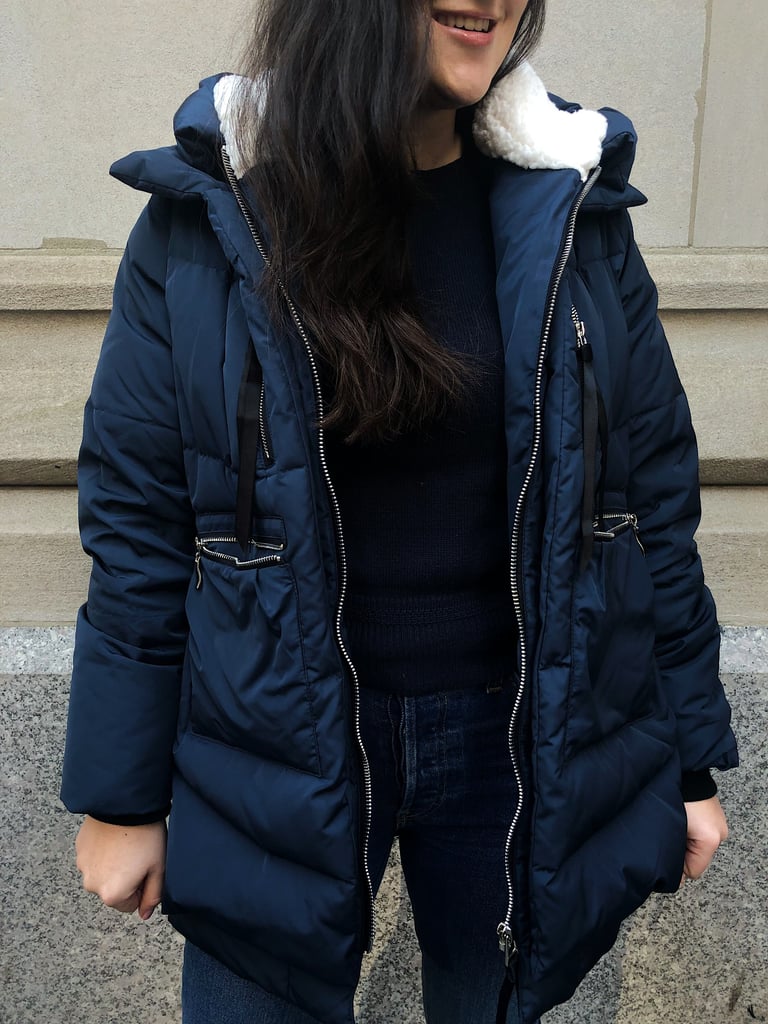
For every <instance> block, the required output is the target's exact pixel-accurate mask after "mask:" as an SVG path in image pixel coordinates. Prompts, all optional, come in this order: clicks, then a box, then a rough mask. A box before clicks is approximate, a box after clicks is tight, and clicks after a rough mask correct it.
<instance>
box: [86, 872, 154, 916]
mask: <svg viewBox="0 0 768 1024" xmlns="http://www.w3.org/2000/svg"><path fill="white" fill-rule="evenodd" d="M83 888H84V889H85V891H86V892H92V893H94V895H96V896H98V897H99V899H100V900H101V902H102V903H103V904H104V905H105V906H107V907H111V908H112V909H113V910H119V911H120V913H121V914H132V913H133V912H134V910H137V909H138V907H139V903H140V900H141V889H134V890H133V891H131V890H130V889H129V888H128V886H125V887H121V886H119V885H114V884H113V885H105V884H100V883H99V881H98V880H97V879H94V878H91V877H89V875H88V874H87V873H83Z"/></svg>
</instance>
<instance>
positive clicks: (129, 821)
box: [88, 807, 171, 825]
mask: <svg viewBox="0 0 768 1024" xmlns="http://www.w3.org/2000/svg"><path fill="white" fill-rule="evenodd" d="M170 810H171V809H170V807H167V808H166V809H165V810H159V811H154V812H153V813H152V814H115V815H105V814H89V815H88V817H89V818H93V819H94V820H95V821H101V822H103V823H104V824H105V825H153V824H154V823H155V822H156V821H165V819H166V818H167V817H168V815H169V813H170Z"/></svg>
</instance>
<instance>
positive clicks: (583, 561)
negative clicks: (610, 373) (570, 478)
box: [578, 342, 600, 572]
mask: <svg viewBox="0 0 768 1024" xmlns="http://www.w3.org/2000/svg"><path fill="white" fill-rule="evenodd" d="M578 352H579V356H580V357H581V369H582V402H581V412H582V438H583V442H584V492H583V494H582V498H581V558H580V560H579V571H580V572H583V571H584V569H586V567H587V565H588V564H589V560H590V559H591V557H592V548H593V545H594V537H593V534H592V530H593V527H592V518H593V512H594V496H595V456H596V455H597V434H598V430H599V419H600V412H599V407H598V399H597V395H598V392H597V380H596V379H595V368H594V366H593V364H592V346H591V345H590V344H589V342H586V343H585V344H583V345H580V346H579V349H578Z"/></svg>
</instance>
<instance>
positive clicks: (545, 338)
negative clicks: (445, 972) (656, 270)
mask: <svg viewBox="0 0 768 1024" xmlns="http://www.w3.org/2000/svg"><path fill="white" fill-rule="evenodd" d="M600 172H601V168H600V167H596V168H595V169H594V170H593V171H592V173H591V174H590V176H589V178H588V179H587V181H586V182H585V184H584V187H583V188H582V190H581V192H580V193H579V195H578V196H577V197H576V200H575V202H574V204H573V206H572V207H571V212H570V216H569V218H568V223H567V226H566V232H565V237H564V239H563V244H562V246H561V249H560V255H559V257H558V259H557V262H556V263H555V267H554V272H553V275H552V281H551V285H550V290H549V296H548V300H547V305H546V310H545V315H544V324H543V328H542V333H541V341H540V343H539V356H538V361H537V364H536V377H535V383H534V397H533V443H532V445H531V454H530V458H529V460H528V468H527V470H526V473H525V478H524V480H523V486H522V489H521V491H520V494H519V496H518V499H517V504H516V505H515V515H514V520H513V526H512V541H511V544H510V558H509V578H510V589H511V591H512V603H513V605H514V608H515V616H516V618H517V624H518V634H519V642H520V684H519V686H518V691H517V695H516V697H515V703H514V706H513V708H512V714H511V716H510V720H509V731H508V734H507V740H508V744H509V756H510V759H511V761H512V770H513V772H514V776H515V784H516V786H517V806H516V807H515V813H514V816H513V818H512V822H511V824H510V827H509V832H508V833H507V842H506V845H505V849H504V857H505V864H504V866H505V869H506V875H507V892H508V903H507V912H506V915H505V917H504V920H503V921H501V922H500V924H499V925H498V927H497V929H496V934H497V936H498V939H499V949H500V950H501V951H502V953H503V954H504V963H505V966H507V967H509V965H510V963H512V961H513V960H514V959H515V958H516V956H517V952H518V947H517V943H516V941H515V938H514V935H513V932H512V915H513V913H514V907H515V891H514V884H513V880H512V843H513V841H514V836H515V831H516V829H517V826H518V824H519V822H520V817H521V815H522V812H523V797H524V792H523V778H522V774H521V771H520V763H519V760H518V756H517V726H518V718H519V715H520V708H521V706H522V702H523V694H524V691H525V684H526V682H527V679H526V676H527V671H528V649H527V642H526V636H525V621H524V617H523V597H522V594H521V592H520V585H519V581H518V562H519V558H520V541H521V537H522V525H523V511H524V509H525V500H526V497H527V495H528V489H529V487H530V484H531V480H532V479H533V473H534V470H535V468H536V463H537V461H538V457H539V452H540V451H541V439H542V425H541V418H542V397H543V396H542V392H543V381H544V366H545V362H546V357H547V346H548V343H549V336H550V332H551V330H552V322H553V320H554V316H555V306H556V304H557V294H558V290H559V288H560V282H561V281H562V278H563V273H564V272H565V266H566V263H567V262H568V257H569V256H570V254H571V250H572V249H573V239H574V235H575V233H576V217H577V216H578V213H579V210H580V209H581V205H582V203H583V202H584V200H585V199H586V198H587V196H588V195H589V193H590V191H591V190H592V187H593V185H594V184H595V182H596V181H597V179H598V178H599V177H600Z"/></svg>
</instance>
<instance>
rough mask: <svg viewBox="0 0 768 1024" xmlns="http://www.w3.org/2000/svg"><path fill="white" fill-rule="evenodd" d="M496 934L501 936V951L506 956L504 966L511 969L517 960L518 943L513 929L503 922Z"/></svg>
mask: <svg viewBox="0 0 768 1024" xmlns="http://www.w3.org/2000/svg"><path fill="white" fill-rule="evenodd" d="M496 934H497V935H498V936H499V949H500V950H501V952H502V953H503V954H504V966H505V967H506V968H509V966H510V965H511V964H513V963H514V962H515V960H517V943H516V942H515V940H514V938H513V936H512V929H511V928H510V927H509V925H508V924H506V923H505V922H504V921H502V923H501V924H500V925H499V927H498V928H497V929H496Z"/></svg>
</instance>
